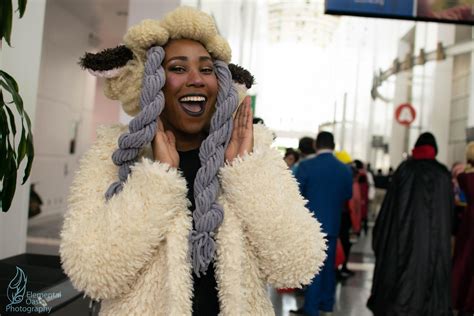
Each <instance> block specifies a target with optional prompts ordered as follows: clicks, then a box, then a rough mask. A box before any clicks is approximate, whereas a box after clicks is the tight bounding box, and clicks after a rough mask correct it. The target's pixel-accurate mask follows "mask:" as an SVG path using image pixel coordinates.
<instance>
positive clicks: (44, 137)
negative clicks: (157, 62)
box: [31, 1, 96, 220]
mask: <svg viewBox="0 0 474 316" xmlns="http://www.w3.org/2000/svg"><path fill="white" fill-rule="evenodd" d="M89 32H90V29H89V26H88V25H85V24H83V22H81V21H80V20H79V19H78V18H76V17H75V16H74V15H72V14H71V13H70V12H69V11H67V10H65V9H63V8H62V7H61V6H59V5H58V4H57V2H55V1H48V2H47V5H46V18H45V27H44V40H43V49H42V59H41V70H40V84H39V89H38V108H37V112H36V113H37V114H36V122H37V124H36V126H35V131H34V134H35V150H36V157H35V163H34V164H33V169H32V179H31V181H32V182H34V183H37V184H36V190H37V192H38V193H39V195H40V196H41V197H42V199H43V202H44V205H43V206H42V211H43V212H42V214H41V215H40V216H38V217H37V218H34V219H33V220H37V219H38V218H41V217H45V216H48V215H55V214H61V213H64V212H65V209H66V199H67V194H68V190H69V186H70V184H71V182H72V178H73V172H74V171H75V170H76V168H77V164H78V160H79V158H80V157H81V155H82V154H83V153H84V151H85V150H86V149H87V148H88V147H89V145H90V143H91V134H92V133H91V128H92V115H93V105H94V97H95V82H96V80H95V78H94V77H92V76H91V75H89V74H88V73H87V72H86V71H83V70H82V69H81V68H80V67H79V65H78V64H77V62H78V60H79V57H81V56H82V55H83V54H84V52H86V51H90V50H91V49H92V47H91V46H90V45H89V42H88V35H89ZM76 124H77V128H78V129H77V135H76V136H77V139H76V151H75V153H74V154H70V153H69V147H70V142H71V140H72V139H73V138H74V136H75V135H74V134H75V133H74V127H75V126H76Z"/></svg>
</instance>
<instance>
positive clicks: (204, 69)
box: [201, 68, 214, 74]
mask: <svg viewBox="0 0 474 316" xmlns="http://www.w3.org/2000/svg"><path fill="white" fill-rule="evenodd" d="M201 72H202V73H204V74H212V73H213V72H214V69H213V68H203V69H201Z"/></svg>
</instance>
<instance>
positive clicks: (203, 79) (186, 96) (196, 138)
mask: <svg viewBox="0 0 474 316" xmlns="http://www.w3.org/2000/svg"><path fill="white" fill-rule="evenodd" d="M163 65H164V67H165V73H166V83H165V86H164V87H163V92H164V94H165V103H166V106H165V108H164V109H163V113H162V115H161V119H162V120H163V124H164V126H165V129H167V130H171V131H172V132H173V133H174V134H175V135H179V136H177V144H176V146H177V149H178V150H190V149H196V148H199V146H200V144H201V142H202V141H203V140H204V139H205V138H206V130H207V131H208V129H209V124H210V121H211V117H212V114H213V113H214V106H215V103H216V98H217V77H216V74H215V72H214V64H213V62H212V59H211V55H210V54H209V53H208V52H207V51H206V49H205V48H204V46H203V45H202V44H200V43H199V42H196V41H193V40H188V39H181V40H172V41H170V42H169V43H168V44H167V45H166V46H165V60H164V63H163Z"/></svg>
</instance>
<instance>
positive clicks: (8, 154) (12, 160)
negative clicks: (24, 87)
mask: <svg viewBox="0 0 474 316" xmlns="http://www.w3.org/2000/svg"><path fill="white" fill-rule="evenodd" d="M26 2H27V0H18V12H19V16H20V18H21V17H23V14H24V13H25V9H26ZM12 23H13V6H12V1H11V0H0V41H1V40H2V39H3V38H5V41H6V42H7V43H8V45H9V46H10V47H11V43H10V41H11V32H12ZM4 93H5V94H4ZM5 97H6V98H7V99H5ZM15 110H16V114H17V115H16V117H15V113H14V111H15ZM15 120H17V121H15ZM18 122H19V123H21V136H20V141H19V142H18V144H16V140H15V137H16V133H17V123H18ZM33 156H34V149H33V134H32V133H31V121H30V118H29V116H28V114H27V113H26V112H25V110H24V108H23V100H22V98H21V96H20V94H19V88H18V84H17V83H16V81H15V79H14V78H13V77H12V76H10V75H9V74H8V73H6V72H5V71H3V70H0V183H1V188H2V191H1V192H0V207H1V209H2V211H3V212H7V211H8V210H9V209H10V206H11V203H12V200H13V196H14V194H15V189H16V182H17V173H18V169H19V168H20V164H21V162H22V161H23V159H24V158H25V157H26V158H27V163H26V167H25V171H24V176H23V181H22V184H25V182H26V180H27V179H28V177H29V175H30V172H31V166H32V164H33Z"/></svg>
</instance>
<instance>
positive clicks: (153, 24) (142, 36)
mask: <svg viewBox="0 0 474 316" xmlns="http://www.w3.org/2000/svg"><path fill="white" fill-rule="evenodd" d="M168 39H169V33H168V30H166V29H165V28H163V27H162V26H161V25H160V22H159V21H156V20H149V19H147V20H143V21H142V22H140V23H139V24H137V25H135V26H132V27H131V28H130V29H129V30H128V32H127V33H126V34H125V36H124V38H123V41H124V43H125V45H126V46H127V47H128V48H130V49H131V50H132V51H134V52H136V53H138V54H140V55H142V56H140V57H144V54H145V53H146V51H147V50H148V49H149V48H150V47H152V46H153V45H160V46H162V45H164V44H166V42H168Z"/></svg>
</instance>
